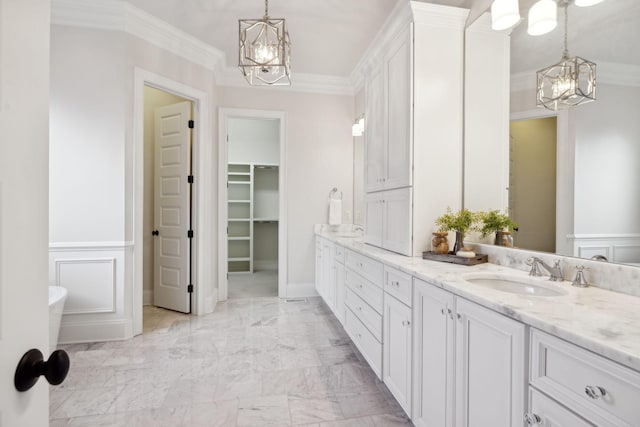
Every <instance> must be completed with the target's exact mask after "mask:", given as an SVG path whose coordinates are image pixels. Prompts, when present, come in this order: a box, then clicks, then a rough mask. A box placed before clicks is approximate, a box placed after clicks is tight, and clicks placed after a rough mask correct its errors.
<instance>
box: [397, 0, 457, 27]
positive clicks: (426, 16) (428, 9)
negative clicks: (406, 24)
mask: <svg viewBox="0 0 640 427" xmlns="http://www.w3.org/2000/svg"><path fill="white" fill-rule="evenodd" d="M409 4H410V5H411V9H412V11H413V22H415V23H416V24H424V25H429V27H430V28H453V29H455V30H463V29H464V26H465V22H466V20H467V16H468V15H469V9H462V8H459V7H453V6H444V5H439V4H431V3H422V2H417V1H410V2H409Z"/></svg>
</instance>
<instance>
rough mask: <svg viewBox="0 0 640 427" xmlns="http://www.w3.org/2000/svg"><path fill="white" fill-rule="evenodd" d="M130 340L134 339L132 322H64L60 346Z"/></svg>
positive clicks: (61, 329)
mask: <svg viewBox="0 0 640 427" xmlns="http://www.w3.org/2000/svg"><path fill="white" fill-rule="evenodd" d="M130 338H133V323H132V322H131V321H130V320H125V319H119V320H102V321H100V320H95V321H86V322H76V323H70V322H67V323H65V322H64V320H63V323H62V325H61V326H60V337H59V338H58V344H76V343H84V342H100V341H120V340H125V339H130Z"/></svg>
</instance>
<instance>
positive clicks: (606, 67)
mask: <svg viewBox="0 0 640 427" xmlns="http://www.w3.org/2000/svg"><path fill="white" fill-rule="evenodd" d="M595 62H596V65H597V67H598V68H597V76H596V81H597V83H601V84H608V85H615V86H631V87H640V66H638V65H631V64H619V63H615V62H600V61H595ZM536 71H537V70H531V71H524V72H522V73H515V74H511V92H520V91H527V90H535V89H536V84H537V78H536Z"/></svg>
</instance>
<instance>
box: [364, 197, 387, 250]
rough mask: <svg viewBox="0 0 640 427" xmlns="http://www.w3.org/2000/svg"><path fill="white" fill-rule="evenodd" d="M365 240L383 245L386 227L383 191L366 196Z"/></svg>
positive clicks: (371, 243) (375, 244)
mask: <svg viewBox="0 0 640 427" xmlns="http://www.w3.org/2000/svg"><path fill="white" fill-rule="evenodd" d="M364 209H365V214H364V215H365V227H364V241H365V242H366V243H369V244H370V245H374V246H382V230H383V227H384V224H383V221H384V206H383V194H382V193H370V194H367V195H366V196H365V206H364Z"/></svg>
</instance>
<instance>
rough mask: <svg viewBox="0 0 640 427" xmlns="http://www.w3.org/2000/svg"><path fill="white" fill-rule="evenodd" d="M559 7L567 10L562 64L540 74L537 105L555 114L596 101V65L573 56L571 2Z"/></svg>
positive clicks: (546, 69) (561, 4) (565, 2)
mask: <svg viewBox="0 0 640 427" xmlns="http://www.w3.org/2000/svg"><path fill="white" fill-rule="evenodd" d="M558 5H559V6H561V7H563V8H564V50H563V52H562V60H560V62H558V63H557V64H554V65H551V66H549V67H546V68H543V69H542V70H539V71H538V72H537V73H536V75H537V96H536V104H537V105H538V106H540V107H545V108H547V109H549V110H554V111H557V110H561V109H566V108H569V107H575V106H576V105H580V104H586V103H587V102H591V101H595V99H596V64H595V63H593V62H591V61H587V60H586V59H583V58H580V57H578V56H573V57H571V56H569V51H568V49H567V31H568V30H567V24H568V17H567V8H568V6H569V1H568V0H560V1H559V3H558Z"/></svg>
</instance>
